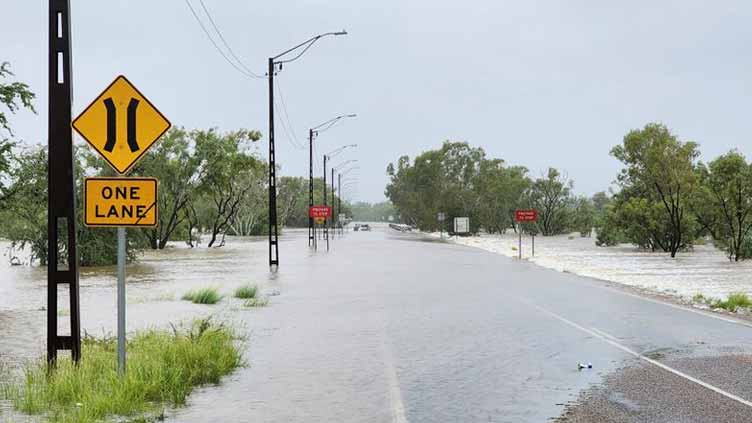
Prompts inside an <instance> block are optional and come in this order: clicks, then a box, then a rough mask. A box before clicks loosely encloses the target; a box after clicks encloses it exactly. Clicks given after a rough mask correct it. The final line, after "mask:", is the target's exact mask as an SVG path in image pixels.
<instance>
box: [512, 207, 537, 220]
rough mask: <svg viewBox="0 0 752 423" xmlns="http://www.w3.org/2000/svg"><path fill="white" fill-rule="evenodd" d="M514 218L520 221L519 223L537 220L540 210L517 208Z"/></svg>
mask: <svg viewBox="0 0 752 423" xmlns="http://www.w3.org/2000/svg"><path fill="white" fill-rule="evenodd" d="M514 220H515V222H519V223H524V222H535V221H536V220H538V210H535V209H529V210H515V211H514Z"/></svg>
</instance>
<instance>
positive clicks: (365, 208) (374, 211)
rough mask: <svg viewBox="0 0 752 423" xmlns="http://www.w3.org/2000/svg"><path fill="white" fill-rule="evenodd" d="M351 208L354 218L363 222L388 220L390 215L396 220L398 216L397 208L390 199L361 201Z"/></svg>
mask: <svg viewBox="0 0 752 423" xmlns="http://www.w3.org/2000/svg"><path fill="white" fill-rule="evenodd" d="M350 208H351V210H352V216H351V217H352V219H353V220H357V221H361V222H388V221H389V217H390V216H391V217H392V218H393V219H395V220H396V219H397V217H398V213H397V210H396V209H395V208H394V206H393V205H392V203H390V202H388V201H384V202H381V203H374V204H371V203H366V202H363V201H359V202H357V203H355V204H353V205H352V206H350Z"/></svg>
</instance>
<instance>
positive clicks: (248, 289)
mask: <svg viewBox="0 0 752 423" xmlns="http://www.w3.org/2000/svg"><path fill="white" fill-rule="evenodd" d="M257 293H258V287H257V286H256V285H243V286H241V287H238V289H236V290H235V298H241V299H249V298H256V294H257Z"/></svg>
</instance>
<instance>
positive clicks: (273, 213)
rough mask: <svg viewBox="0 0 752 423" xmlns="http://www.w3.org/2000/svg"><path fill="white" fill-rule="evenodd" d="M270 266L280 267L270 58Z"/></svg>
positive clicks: (272, 65)
mask: <svg viewBox="0 0 752 423" xmlns="http://www.w3.org/2000/svg"><path fill="white" fill-rule="evenodd" d="M268 75H269V266H277V267H279V232H278V228H277V162H276V160H275V154H274V153H275V150H274V58H273V57H270V58H269V74H268Z"/></svg>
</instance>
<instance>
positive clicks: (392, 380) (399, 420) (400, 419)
mask: <svg viewBox="0 0 752 423" xmlns="http://www.w3.org/2000/svg"><path fill="white" fill-rule="evenodd" d="M382 345H383V346H384V370H385V372H386V383H387V387H388V389H389V392H388V393H389V403H390V406H391V412H392V423H408V422H407V416H406V415H405V405H404V404H403V403H402V390H401V389H400V385H399V378H398V377H397V369H396V368H395V367H394V358H393V357H392V351H391V349H390V348H389V345H388V344H387V342H383V343H382Z"/></svg>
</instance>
